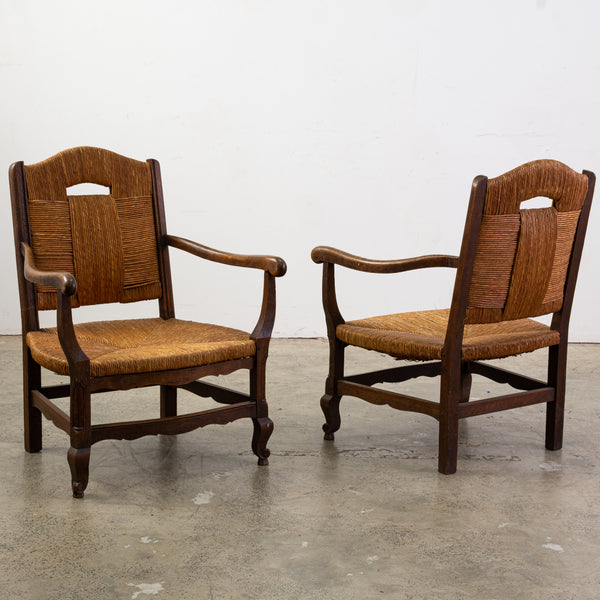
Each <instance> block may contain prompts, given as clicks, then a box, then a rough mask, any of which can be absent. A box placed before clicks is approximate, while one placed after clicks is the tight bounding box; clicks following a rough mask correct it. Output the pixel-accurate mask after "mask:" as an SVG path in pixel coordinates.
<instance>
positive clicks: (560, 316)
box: [312, 171, 595, 474]
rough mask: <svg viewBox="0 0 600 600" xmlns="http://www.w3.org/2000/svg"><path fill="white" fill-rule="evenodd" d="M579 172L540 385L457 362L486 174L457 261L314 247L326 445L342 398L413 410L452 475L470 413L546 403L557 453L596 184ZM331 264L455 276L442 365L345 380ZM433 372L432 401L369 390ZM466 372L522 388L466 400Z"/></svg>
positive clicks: (549, 443) (474, 192) (476, 184)
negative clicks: (572, 229) (432, 425)
mask: <svg viewBox="0 0 600 600" xmlns="http://www.w3.org/2000/svg"><path fill="white" fill-rule="evenodd" d="M583 173H584V175H586V176H587V178H588V188H587V196H586V199H585V202H584V205H583V208H582V210H581V215H580V218H579V223H578V226H577V231H576V234H575V239H574V243H573V248H572V252H571V258H570V262H569V268H568V272H567V278H566V283H565V292H564V300H563V304H562V309H561V310H560V311H558V312H555V313H554V314H553V318H552V325H551V327H552V329H554V330H556V331H558V332H559V333H560V343H559V344H558V345H556V346H552V347H550V348H549V359H548V376H547V381H540V380H537V379H534V378H531V377H528V376H526V375H522V374H519V373H514V372H511V371H508V370H505V369H501V368H498V367H496V366H494V365H491V364H488V363H484V362H480V361H473V362H467V361H463V360H462V347H463V336H464V326H465V320H466V315H467V306H468V302H469V293H470V290H471V280H472V276H473V267H474V263H475V256H476V252H477V244H478V239H479V232H480V229H481V222H482V216H483V208H484V201H485V198H486V190H487V184H488V180H487V178H486V177H483V176H479V177H476V178H475V179H474V181H473V185H472V188H471V196H470V201H469V208H468V211H467V219H466V223H465V228H464V234H463V240H462V246H461V251H460V255H459V257H455V256H446V255H430V256H421V257H417V258H411V259H402V260H389V261H385V260H370V259H366V258H362V257H358V256H354V255H352V254H349V253H347V252H343V251H341V250H337V249H335V248H331V247H328V246H318V247H317V248H315V249H314V250H313V251H312V259H313V261H314V262H316V263H322V264H323V289H322V297H323V308H324V311H325V320H326V323H327V334H328V338H329V349H330V352H329V375H328V377H327V379H326V382H325V394H324V395H323V397H322V398H321V408H322V410H323V413H324V415H325V420H326V422H325V424H324V425H323V431H324V432H325V435H324V437H325V439H326V440H333V439H334V433H335V432H336V431H337V430H338V429H339V427H340V411H339V405H340V400H341V397H342V396H344V395H349V396H354V397H358V398H361V399H363V400H366V401H367V402H370V403H373V404H380V405H384V404H385V405H388V406H391V407H393V408H396V409H399V410H407V411H412V412H420V413H423V414H428V415H430V416H432V417H434V418H436V419H437V420H438V421H439V461H438V469H439V471H440V472H441V473H445V474H450V473H454V472H455V471H456V466H457V453H458V452H457V451H458V424H459V420H460V419H464V418H467V417H472V416H476V415H482V414H487V413H491V412H496V411H501V410H509V409H513V408H518V407H521V406H529V405H532V404H539V403H545V404H546V406H547V416H546V448H548V449H550V450H557V449H559V448H561V446H562V438H563V421H564V398H565V379H566V377H565V373H566V360H567V342H568V323H569V316H570V311H571V307H572V301H573V295H574V291H575V283H576V279H577V272H578V268H579V263H580V259H581V253H582V248H583V242H584V238H585V231H586V227H587V222H588V218H589V212H590V207H591V201H592V196H593V192H594V184H595V176H594V174H593V173H591V172H589V171H583ZM335 265H339V266H343V267H346V268H349V269H354V270H358V271H365V272H370V273H399V272H402V271H408V270H411V269H420V268H429V267H455V268H456V279H455V285H454V291H453V296H452V303H451V307H450V315H449V320H448V327H447V331H446V337H445V341H444V347H443V351H442V360H441V361H437V362H430V363H420V364H413V365H408V366H401V367H396V368H392V369H384V370H381V371H375V372H372V373H361V374H356V375H350V376H345V375H344V348H345V344H344V343H342V342H341V341H340V340H339V339H338V338H337V335H336V329H337V327H338V325H340V324H343V323H345V321H344V318H343V316H342V314H341V313H340V310H339V307H338V304H337V300H336V290H335V277H334V266H335ZM437 375H441V382H440V402H439V403H436V402H431V401H429V400H424V399H421V398H416V397H413V396H407V395H404V394H399V393H396V392H392V391H389V390H384V389H380V388H375V387H372V386H374V385H375V384H377V383H384V382H402V381H406V380H408V379H411V378H413V377H421V376H426V377H434V376H437ZM473 375H480V376H483V377H487V378H489V379H491V380H493V381H496V382H498V383H507V384H509V385H511V386H512V387H513V388H515V389H517V390H524V391H520V392H518V393H512V394H506V395H503V396H497V397H492V398H485V399H482V400H470V392H471V382H472V376H473Z"/></svg>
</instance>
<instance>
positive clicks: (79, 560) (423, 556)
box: [0, 337, 600, 600]
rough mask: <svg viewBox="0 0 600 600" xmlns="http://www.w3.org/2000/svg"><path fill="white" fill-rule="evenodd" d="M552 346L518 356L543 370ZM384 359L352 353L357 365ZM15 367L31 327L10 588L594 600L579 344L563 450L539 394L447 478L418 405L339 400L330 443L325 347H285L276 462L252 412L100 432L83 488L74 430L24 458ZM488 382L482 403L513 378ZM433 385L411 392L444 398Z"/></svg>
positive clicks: (477, 421)
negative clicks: (134, 431) (413, 408)
mask: <svg viewBox="0 0 600 600" xmlns="http://www.w3.org/2000/svg"><path fill="white" fill-rule="evenodd" d="M544 358H545V351H538V352H537V353H533V354H529V355H526V356H523V357H520V358H518V359H515V360H513V359H507V360H506V361H504V365H505V366H508V367H510V366H511V365H516V364H517V363H518V362H519V361H520V364H521V366H522V370H523V371H524V372H527V373H529V374H531V375H533V376H538V377H543V376H544V367H543V361H544ZM388 361H389V359H387V358H385V357H382V356H380V355H378V354H376V353H372V352H366V351H361V350H357V349H353V350H352V351H351V352H349V362H350V364H351V366H350V368H349V369H348V372H352V371H355V372H356V371H358V370H363V368H364V370H366V369H371V368H377V367H378V366H382V367H383V366H385V365H386V364H388ZM20 362H21V361H20V339H19V338H18V337H2V338H0V368H1V369H2V374H3V385H2V387H1V390H0V407H1V410H2V420H3V425H4V427H3V428H2V433H1V434H0V469H1V470H0V473H1V488H0V506H1V507H2V508H1V511H0V597H1V598H7V599H8V598H10V599H19V600H26V599H35V600H38V599H40V600H54V599H59V598H60V599H61V600H62V599H65V598H68V599H90V598H94V599H95V600H103V599H121V598H127V599H129V598H131V599H132V600H135V599H136V598H138V599H140V600H142V599H143V598H146V597H154V598H157V600H161V599H162V600H166V599H173V600H203V599H214V600H241V599H252V600H263V599H264V600H267V599H282V600H283V599H313V598H320V599H337V598H340V599H341V598H343V599H360V600H364V599H371V598H381V597H386V598H397V599H407V600H408V599H413V600H420V599H427V600H430V599H465V600H466V599H477V600H494V599H495V600H500V599H511V600H512V599H521V598H523V599H528V600H536V599H542V598H543V599H545V600H547V599H561V600H562V599H573V600H575V599H576V600H586V599H594V600H598V599H599V598H600V461H599V458H598V455H599V451H600V444H599V441H598V440H599V438H598V431H599V429H600V372H599V370H598V364H599V362H600V346H599V345H572V346H571V348H570V355H569V379H568V392H567V402H568V404H567V417H566V426H565V446H564V449H563V450H562V451H558V452H549V451H546V450H545V449H544V442H543V434H544V410H543V408H542V407H540V406H532V407H527V408H521V409H518V410H513V411H507V412H505V413H496V414H494V415H488V416H481V417H475V418H472V419H469V420H468V421H465V422H462V423H461V428H460V448H459V464H458V472H457V474H456V475H452V476H444V475H440V474H439V473H438V472H437V469H436V465H437V448H436V444H437V430H436V424H437V423H436V421H435V420H433V419H431V418H430V417H427V416H424V415H417V414H408V413H400V412H397V411H393V410H392V409H390V408H388V407H377V406H372V405H370V404H367V403H365V402H362V401H360V400H356V399H351V398H349V399H344V400H343V401H342V428H341V430H340V431H339V432H338V434H337V435H336V440H335V442H324V441H323V440H322V435H321V424H322V417H321V413H320V409H319V398H320V396H321V393H322V389H323V381H324V377H325V372H326V365H327V344H326V343H325V342H324V341H323V340H274V341H273V343H272V346H271V355H270V359H269V385H268V392H269V401H270V408H271V416H272V418H273V420H274V422H275V432H274V434H273V436H272V438H271V442H270V444H269V445H270V448H271V451H272V455H271V459H270V462H271V464H270V465H269V466H268V467H258V466H256V463H255V458H254V456H253V454H252V453H251V451H250V436H251V425H250V422H246V421H239V422H236V423H232V424H229V425H226V426H211V427H206V428H204V429H200V430H196V431H194V432H191V433H188V434H185V435H182V436H178V437H175V438H171V437H162V436H158V437H147V438H142V439H140V440H136V441H133V442H129V441H105V442H101V443H99V444H97V445H96V446H94V448H93V450H92V458H91V476H90V483H89V486H88V488H87V491H86V496H85V498H84V499H83V500H75V499H73V498H72V497H71V494H70V478H69V469H68V467H67V462H66V450H67V437H66V436H65V435H64V434H63V433H62V432H60V431H58V430H57V429H55V428H54V427H53V426H52V425H51V424H50V423H49V422H48V421H45V422H44V426H45V429H44V450H43V451H42V452H41V453H40V454H32V455H29V454H27V453H25V451H24V450H23V444H22V419H21V391H20V381H21V374H20ZM229 379H230V381H234V382H235V385H237V386H241V385H243V383H242V382H243V379H242V378H238V377H237V374H236V375H234V376H229ZM474 379H475V380H474V386H473V393H474V396H475V397H483V396H485V395H486V394H487V393H488V392H489V391H492V392H493V391H494V390H495V389H496V388H497V387H500V386H494V387H490V386H489V385H488V384H486V383H485V380H483V379H480V378H474ZM221 381H223V378H221ZM436 383H437V381H436V380H434V379H421V380H416V381H414V382H411V383H409V384H402V385H403V386H404V389H406V390H408V392H409V393H411V392H413V393H414V392H417V393H421V394H425V395H427V396H430V397H431V398H435V395H436ZM232 385H233V384H232ZM188 402H191V400H188V399H187V396H186V397H185V399H184V403H185V404H188ZM201 402H204V400H201ZM207 402H208V401H207ZM156 409H157V392H156V391H155V390H152V389H148V390H142V391H140V390H138V391H136V392H126V393H121V395H112V396H106V397H102V398H98V400H97V401H95V402H94V408H93V410H94V416H95V420H96V421H98V422H99V421H102V420H108V419H111V418H113V416H114V412H116V413H117V417H116V418H117V419H123V418H128V417H130V416H135V415H145V416H146V417H148V416H152V415H154V413H155V412H156Z"/></svg>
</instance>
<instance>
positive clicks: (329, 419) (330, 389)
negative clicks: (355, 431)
mask: <svg viewBox="0 0 600 600" xmlns="http://www.w3.org/2000/svg"><path fill="white" fill-rule="evenodd" d="M333 335H335V334H333ZM344 348H345V345H344V344H342V343H341V342H340V341H339V340H338V339H337V338H333V339H332V334H330V338H329V376H328V377H327V380H326V382H325V394H324V396H323V397H322V398H321V410H322V411H323V414H324V415H325V424H324V425H323V431H324V433H325V435H324V436H323V439H325V440H333V439H335V436H334V433H335V432H336V431H337V430H338V429H339V428H340V425H341V417H340V401H341V399H342V397H341V396H339V395H338V394H337V382H338V379H340V378H342V377H343V376H344Z"/></svg>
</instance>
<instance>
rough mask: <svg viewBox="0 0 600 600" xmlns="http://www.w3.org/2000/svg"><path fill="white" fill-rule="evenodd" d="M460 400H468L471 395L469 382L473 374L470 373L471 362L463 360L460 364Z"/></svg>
mask: <svg viewBox="0 0 600 600" xmlns="http://www.w3.org/2000/svg"><path fill="white" fill-rule="evenodd" d="M461 377H462V380H461V381H462V383H461V398H460V401H461V402H468V401H469V397H470V396H471V383H472V382H473V376H472V375H471V363H468V362H464V363H462V365H461Z"/></svg>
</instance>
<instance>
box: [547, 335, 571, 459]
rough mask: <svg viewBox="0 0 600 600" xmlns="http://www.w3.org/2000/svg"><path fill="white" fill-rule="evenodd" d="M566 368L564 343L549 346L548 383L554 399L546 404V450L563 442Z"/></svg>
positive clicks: (556, 447)
mask: <svg viewBox="0 0 600 600" xmlns="http://www.w3.org/2000/svg"><path fill="white" fill-rule="evenodd" d="M566 368H567V346H566V344H564V345H562V346H561V345H558V346H551V347H550V348H549V356H548V384H549V385H551V386H552V387H554V400H553V401H552V402H548V404H547V405H546V448H547V449H548V450H560V449H561V448H562V444H563V427H564V420H565V387H566V386H565V380H566Z"/></svg>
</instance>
